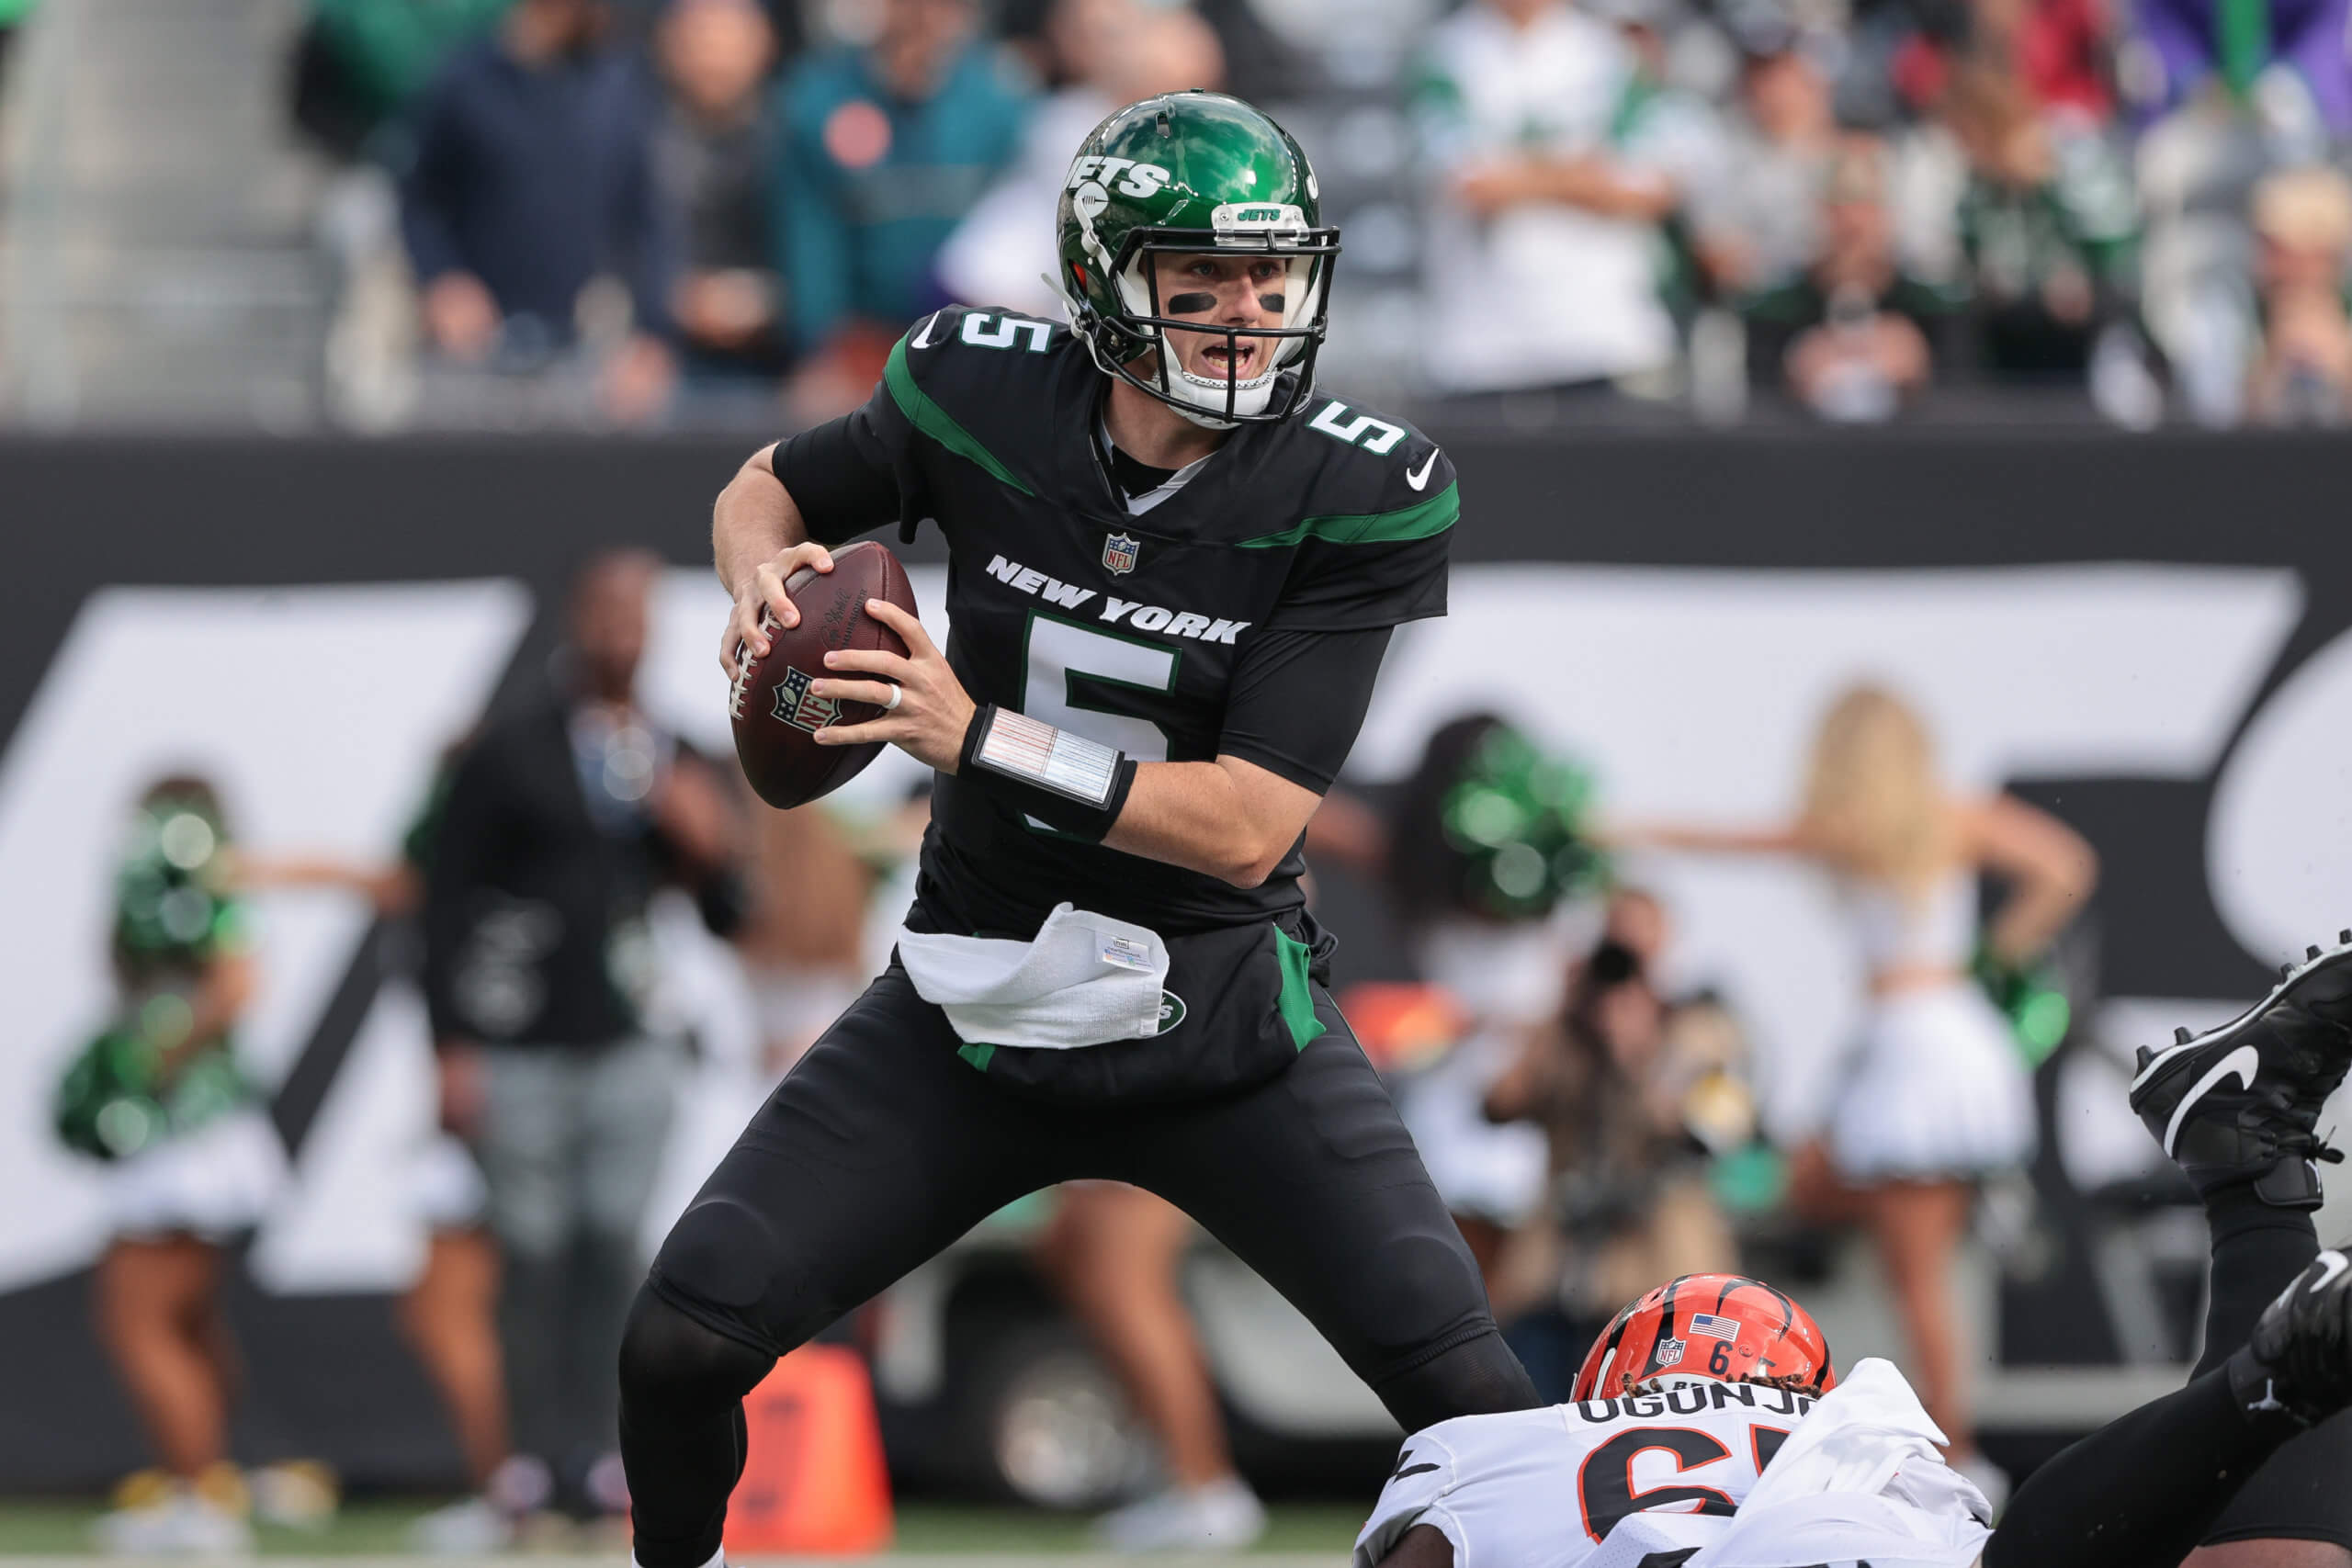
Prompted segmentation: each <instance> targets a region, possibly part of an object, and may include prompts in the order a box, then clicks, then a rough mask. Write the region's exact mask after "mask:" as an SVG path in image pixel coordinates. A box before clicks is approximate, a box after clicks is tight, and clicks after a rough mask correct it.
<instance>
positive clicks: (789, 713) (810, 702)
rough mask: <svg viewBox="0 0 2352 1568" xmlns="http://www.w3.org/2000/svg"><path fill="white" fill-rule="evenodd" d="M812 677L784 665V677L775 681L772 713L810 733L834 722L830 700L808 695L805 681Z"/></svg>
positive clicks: (831, 701)
mask: <svg viewBox="0 0 2352 1568" xmlns="http://www.w3.org/2000/svg"><path fill="white" fill-rule="evenodd" d="M815 679H816V677H815V676H814V675H811V674H809V672H808V671H805V670H795V669H792V668H790V667H789V666H787V667H786V670H785V671H784V679H783V680H781V681H778V682H776V683H775V716H776V717H778V718H780V719H782V720H784V722H785V723H786V724H788V725H790V726H792V728H795V729H805V730H807V731H808V732H809V734H811V735H814V734H816V733H817V731H819V730H820V729H822V728H825V726H827V725H829V724H831V723H832V722H833V699H832V698H831V697H812V696H810V695H809V682H811V681H814V680H815Z"/></svg>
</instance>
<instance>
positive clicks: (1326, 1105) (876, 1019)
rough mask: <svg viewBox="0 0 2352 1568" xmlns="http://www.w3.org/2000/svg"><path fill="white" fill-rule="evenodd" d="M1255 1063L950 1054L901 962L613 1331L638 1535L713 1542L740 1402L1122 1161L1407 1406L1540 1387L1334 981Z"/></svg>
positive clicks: (691, 1548) (662, 1541)
mask: <svg viewBox="0 0 2352 1568" xmlns="http://www.w3.org/2000/svg"><path fill="white" fill-rule="evenodd" d="M1316 1016H1317V1018H1318V1019H1319V1020H1320V1021H1322V1023H1323V1025H1324V1028H1325V1031H1326V1032H1325V1033H1323V1034H1322V1035H1320V1036H1318V1037H1317V1038H1316V1039H1315V1040H1313V1041H1311V1042H1310V1043H1308V1044H1307V1045H1306V1049H1305V1050H1303V1051H1302V1052H1300V1053H1299V1055H1298V1057H1297V1059H1296V1060H1295V1062H1293V1063H1292V1064H1291V1065H1290V1066H1289V1067H1288V1068H1287V1069H1286V1070H1285V1071H1283V1073H1281V1074H1280V1075H1278V1076H1276V1077H1273V1078H1272V1079H1269V1080H1267V1081H1266V1082H1264V1083H1261V1084H1258V1085H1256V1086H1254V1087H1251V1088H1249V1089H1239V1090H1236V1091H1233V1092H1230V1093H1227V1094H1223V1095H1219V1096H1216V1097H1212V1098H1207V1099H1203V1100H1188V1101H1183V1102H1181V1103H1176V1104H1163V1105H1154V1106H1148V1107H1136V1108H1125V1107H1119V1106H1103V1105H1071V1104H1062V1103H1056V1102H1053V1101H1048V1100H1040V1099H1035V1098H1030V1097H1026V1096H1023V1095H1020V1094H1016V1093H1014V1092H1012V1091H1010V1090H1008V1089H1004V1088H1003V1087H1002V1086H1001V1085H999V1084H996V1083H994V1082H991V1081H990V1080H989V1078H988V1077H986V1076H985V1075H984V1074H982V1073H980V1072H978V1071H976V1070H974V1069H973V1068H972V1067H971V1066H967V1064H966V1063H965V1062H964V1061H963V1060H962V1059H961V1058H959V1057H958V1056H957V1055H956V1046H957V1045H958V1044H959V1043H960V1042H959V1041H958V1040H957V1039H956V1034H955V1032H954V1031H953V1030H952V1029H951V1028H950V1027H949V1026H948V1023H947V1021H946V1018H945V1016H944V1014H943V1013H942V1012H941V1011H940V1010H938V1009H937V1008H935V1007H933V1006H932V1005H931V1004H930V1003H927V1002H925V1001H923V1000H922V998H920V997H918V996H916V995H915V993H914V987H913V986H912V985H911V984H910V982H909V981H908V979H907V976H906V974H905V972H904V971H903V970H902V969H900V968H899V967H898V966H897V965H896V964H893V965H892V966H891V968H890V969H889V970H888V972H887V973H886V974H884V975H883V976H882V977H881V978H880V979H878V980H876V982H875V983H874V985H873V986H872V987H870V988H868V989H867V991H866V992H865V995H864V996H863V997H861V998H859V999H858V1000H857V1002H856V1003H855V1004H854V1005H853V1006H852V1007H851V1008H850V1010H848V1011H847V1012H846V1013H844V1014H843V1015H842V1018H841V1020H840V1021H838V1022H836V1023H835V1024H834V1025H833V1027H832V1028H831V1029H830V1030H828V1031H827V1032H826V1033H825V1035H824V1037H823V1038H822V1039H820V1041H819V1042H818V1043H817V1044H816V1045H815V1046H814V1047H813V1048H811V1049H810V1051H809V1054H808V1055H806V1056H804V1057H803V1058H802V1059H801V1060H800V1062H799V1063H798V1065H797V1066H795V1067H794V1068H793V1070H792V1072H791V1074H790V1076H788V1077H786V1079H785V1080H784V1082H783V1083H782V1084H780V1085H779V1086H777V1089H776V1090H775V1093H774V1094H773V1095H771V1096H770V1097H769V1099H768V1101H767V1103H766V1104H765V1105H763V1107H762V1108H761V1109H760V1111H758V1113H757V1114H755V1115H754V1116H753V1117H752V1121H751V1123H750V1125H749V1126H747V1127H745V1128H744V1130H743V1134H742V1136H741V1137H740V1138H739V1139H738V1140H737V1141H736V1144H735V1147H734V1148H733V1150H731V1151H730V1152H729V1154H728V1156H727V1157H726V1158H725V1159H724V1160H722V1161H720V1163H719V1166H718V1169H717V1170H716V1171H714V1172H713V1173H712V1174H711V1177H710V1179H709V1180H708V1181H707V1182H706V1183H705V1184H704V1186H703V1190H702V1191H701V1192H700V1193H699V1194H698V1195H697V1196H696V1197H695V1201H694V1202H693V1203H692V1204H691V1205H690V1206H689V1207H688V1208H687V1210H686V1212H685V1213H684V1215H683V1216H681V1217H680V1219H679V1221H678V1223H677V1225H676V1226H675V1227H674V1228H673V1230H672V1231H671V1233H670V1236H669V1239H668V1240H667V1241H665V1242H664V1243H663V1244H662V1250H661V1253H660V1254H659V1256H658V1257H657V1258H655V1260H654V1264H653V1269H652V1272H651V1275H650V1279H649V1280H648V1282H647V1289H646V1292H644V1293H642V1294H640V1296H639V1302H638V1306H637V1310H636V1313H635V1314H634V1316H633V1317H632V1320H631V1324H630V1328H629V1331H628V1336H627V1337H626V1339H625V1342H624V1345H623V1348H622V1354H621V1402H622V1415H621V1449H622V1453H623V1456H624V1458H625V1459H626V1460H627V1461H628V1478H629V1490H630V1496H631V1501H632V1506H633V1509H634V1511H635V1514H636V1520H637V1529H638V1542H639V1548H638V1560H639V1562H640V1563H642V1564H644V1565H645V1568H698V1565H699V1564H701V1563H702V1562H706V1561H707V1559H708V1558H709V1556H710V1555H711V1553H712V1552H713V1551H716V1550H717V1547H718V1529H719V1524H720V1522H721V1520H722V1519H723V1517H724V1508H725V1504H726V1498H727V1495H728V1492H729V1490H730V1489H731V1488H732V1485H733V1483H734V1480H735V1475H736V1466H737V1465H739V1464H740V1462H741V1438H740V1425H739V1423H740V1420H741V1413H740V1409H739V1408H738V1402H739V1401H740V1399H741V1395H742V1394H743V1393H746V1392H748V1391H749V1390H750V1389H751V1388H752V1387H753V1386H754V1385H755V1384H756V1383H757V1382H758V1380H759V1379H760V1377H761V1376H763V1375H764V1373H765V1371H766V1370H767V1367H768V1365H769V1363H770V1361H771V1360H772V1359H774V1358H775V1357H776V1356H778V1355H780V1354H782V1353H783V1352H785V1351H786V1350H789V1349H791V1348H793V1347H795V1346H797V1345H799V1344H802V1343H803V1342H805V1341H806V1340H808V1339H809V1337H812V1336H813V1335H815V1334H816V1333H817V1332H818V1331H819V1330H820V1329H822V1328H823V1327H825V1326H826V1325H828V1324H830V1323H831V1322H832V1321H833V1320H835V1319H836V1318H838V1317H840V1316H841V1315H842V1314H844V1313H846V1312H848V1311H849V1310H851V1309H852V1308H854V1307H855V1306H857V1305H858V1304H860V1303H863V1302H865V1301H866V1300H867V1299H869V1298H870V1297H872V1296H873V1295H875V1294H876V1292H879V1291H881V1290H882V1289H883V1288H884V1287H886V1286H888V1284H890V1283H891V1282H892V1281H893V1280H897V1279H899V1277H900V1276H901V1275H903V1274H905V1273H906V1272H908V1271H909V1270H910V1269H913V1268H914V1267H915V1266H916V1265H917V1264H919V1263H922V1261H923V1260H924V1259H926V1258H930V1257H932V1256H933V1254H935V1253H937V1252H938V1251H940V1250H941V1249H942V1248H943V1247H946V1246H947V1245H948V1244H949V1243H950V1242H953V1241H954V1240H956V1238H957V1237H958V1236H960V1235H963V1234H964V1233H965V1232H966V1231H967V1230H969V1229H971V1227H972V1226H973V1225H975V1224H978V1223H979V1222H980V1221H981V1220H983V1219H985V1218H987V1217H988V1216H989V1214H990V1213H994V1212H995V1211H996V1210H997V1209H999V1208H1001V1207H1002V1206H1003V1205H1004V1204H1006V1203H1009V1202H1011V1201H1012V1200H1014V1199H1016V1198H1018V1197H1021V1196H1022V1195H1023V1194H1024V1193H1027V1192H1032V1191H1035V1190H1037V1189H1039V1188H1042V1187H1047V1186H1051V1185H1053V1184H1054V1183H1056V1182H1059V1181H1068V1180H1072V1179H1086V1178H1092V1179H1107V1180H1114V1181H1125V1182H1130V1183H1132V1184H1134V1185H1135V1186H1137V1187H1141V1188H1145V1189H1147V1190H1150V1191H1152V1192H1156V1193H1158V1194H1159V1195H1160V1196H1161V1197H1163V1198H1165V1199H1167V1200H1168V1201H1170V1202H1172V1203H1174V1204H1175V1205H1176V1206H1177V1207H1179V1208H1181V1209H1182V1210H1184V1211H1185V1212H1186V1213H1189V1214H1191V1215H1192V1216H1193V1218H1194V1219H1195V1220H1198V1221H1199V1222H1200V1223H1201V1224H1202V1225H1203V1226H1204V1227H1205V1228H1206V1229H1207V1230H1208V1232H1209V1233H1210V1234H1211V1235H1214V1236H1216V1238H1217V1240H1219V1241H1220V1242H1222V1243H1224V1244H1225V1245H1226V1246H1227V1247H1229V1248H1231V1249H1232V1251H1233V1252H1234V1253H1235V1255H1236V1256H1238V1258H1241V1260H1242V1261H1243V1262H1245V1263H1247V1264H1248V1265H1250V1267H1251V1268H1252V1269H1256V1270H1257V1271H1258V1272H1259V1274H1261V1276H1263V1277H1264V1278H1265V1280H1267V1281H1268V1282H1269V1283H1271V1284H1272V1285H1273V1287H1274V1288H1275V1289H1276V1290H1278V1291H1280V1292H1282V1293H1283V1295H1284V1296H1285V1297H1287V1298H1288V1299H1289V1300H1290V1302H1291V1303H1293V1304H1294V1305H1295V1306H1296V1307H1297V1308H1298V1309H1299V1310H1300V1311H1301V1312H1302V1313H1304V1314H1306V1317H1307V1318H1308V1320H1309V1321H1311V1322H1312V1323H1313V1324H1314V1325H1315V1326H1316V1327H1317V1329H1318V1330H1320V1331H1321V1332H1322V1334H1323V1336H1324V1337H1326V1338H1327V1339H1329V1341H1330V1342H1331V1344H1332V1345H1333V1347H1334V1348H1337V1349H1338V1350H1339V1352H1340V1355H1341V1356H1342V1357H1343V1358H1344V1359H1346V1361H1347V1363H1348V1365H1349V1366H1350V1367H1351V1368H1352V1369H1353V1370H1354V1371H1355V1372H1356V1374H1357V1375H1358V1376H1360V1377H1362V1378H1363V1380H1364V1382H1367V1383H1368V1384H1370V1385H1371V1386H1372V1388H1373V1389H1374V1392H1375V1393H1378V1394H1379V1395H1380V1396H1381V1398H1382V1400H1383V1401H1384V1402H1385V1404H1387V1406H1388V1408H1389V1411H1390V1413H1391V1414H1392V1415H1394V1416H1396V1417H1397V1422H1398V1424H1399V1425H1400V1426H1402V1427H1404V1428H1405V1429H1406V1430H1407V1431H1417V1430H1419V1428H1421V1427H1425V1426H1428V1425H1430V1423H1432V1422H1435V1421H1440V1420H1443V1419H1446V1418H1447V1417H1450V1416H1465V1415H1474V1414H1479V1413H1483V1412H1487V1411H1496V1410H1519V1409H1527V1408H1531V1407H1532V1406H1534V1405H1536V1404H1540V1403H1542V1402H1541V1400H1540V1399H1539V1398H1538V1397H1537V1395H1536V1393H1535V1390H1534V1388H1533V1386H1532V1384H1531V1383H1530V1382H1528V1380H1527V1374H1526V1373H1525V1371H1522V1370H1521V1367H1520V1365H1519V1362H1518V1360H1517V1359H1516V1358H1514V1357H1512V1356H1511V1354H1510V1351H1509V1350H1508V1349H1506V1348H1504V1347H1503V1344H1502V1339H1501V1337H1500V1336H1499V1335H1498V1333H1497V1332H1496V1330H1495V1324H1494V1318H1493V1315H1492V1314H1491V1313H1490V1312H1489V1310H1488V1308H1487V1298H1486V1292H1485V1290H1484V1288H1483V1286H1482V1285H1481V1283H1480V1280H1479V1277H1478V1269H1477V1266H1476V1263H1475V1262H1473V1261H1472V1259H1471V1257H1470V1252H1469V1249H1468V1247H1465V1246H1464V1244H1463V1241H1462V1237H1461V1234H1460V1232H1459V1231H1457V1230H1456V1229H1455V1228H1454V1224H1453V1219H1452V1218H1451V1217H1450V1216H1449V1215H1448V1214H1447V1213H1446V1209H1445V1205H1444V1204H1443V1203H1442V1201H1440V1200H1439V1198H1438V1195H1437V1191H1436V1189H1435V1188H1433V1187H1432V1186H1431V1185H1430V1179H1429V1176H1428V1173H1427V1172H1425V1171H1424V1170H1423V1169H1422V1168H1421V1161H1420V1156H1419V1154H1418V1153H1417V1152H1416V1151H1415V1149H1414V1147H1413V1144H1412V1140H1411V1138H1410V1137H1408V1135H1407V1134H1406V1132H1405V1128H1404V1124H1403V1123H1402V1122H1400V1121H1399V1120H1398V1119H1397V1112H1396V1109H1395V1107H1394V1106H1393V1105H1391V1103H1390V1102H1389V1099H1388V1095H1387V1091H1386V1090H1385V1089H1383V1088H1382V1086H1381V1083H1380V1079H1379V1077H1378V1075H1376V1074H1375V1073H1374V1071H1373V1068H1372V1066H1371V1064H1369V1063H1368V1062H1366V1061H1365V1060H1364V1057H1363V1052H1362V1051H1360V1050H1359V1049H1358V1048H1357V1046H1356V1043H1355V1039H1354V1036H1353V1035H1352V1034H1351V1033H1350V1032H1349V1030H1348V1026H1347V1023H1346V1021H1345V1020H1344V1019H1342V1018H1341V1017H1340V1011H1339V1009H1338V1008H1337V1007H1336V1006H1334V1005H1333V1004H1332V1001H1331V998H1330V997H1329V994H1328V993H1327V992H1325V991H1323V990H1322V989H1321V988H1320V987H1317V990H1316Z"/></svg>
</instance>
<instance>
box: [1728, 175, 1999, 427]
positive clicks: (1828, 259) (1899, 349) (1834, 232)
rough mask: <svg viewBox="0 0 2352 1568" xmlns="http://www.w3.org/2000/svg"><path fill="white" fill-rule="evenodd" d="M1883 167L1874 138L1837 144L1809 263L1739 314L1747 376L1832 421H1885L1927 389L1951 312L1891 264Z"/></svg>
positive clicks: (1941, 295)
mask: <svg viewBox="0 0 2352 1568" xmlns="http://www.w3.org/2000/svg"><path fill="white" fill-rule="evenodd" d="M1884 163H1885V149H1884V147H1883V145H1882V144H1881V143H1880V142H1879V141H1877V140H1876V139H1875V138H1872V137H1868V136H1849V137H1848V138H1847V139H1846V140H1845V141H1844V142H1843V143H1842V144H1841V146H1840V147H1839V149H1838V153H1837V155H1836V156H1835V157H1834V158H1833V159H1832V160H1831V162H1830V165H1829V170H1828V175H1827V183H1826V190H1825V191H1824V193H1823V196H1822V204H1821V229H1820V232H1821V246H1820V249H1819V250H1818V251H1817V252H1816V253H1815V256H1814V259H1813V264H1812V265H1810V266H1808V267H1807V268H1806V269H1805V271H1804V273H1803V274H1801V275H1800V276H1798V277H1796V278H1795V279H1793V280H1792V281H1791V282H1789V283H1787V284H1785V285H1783V286H1781V288H1774V289H1771V290H1769V291H1767V292H1766V293H1763V294H1760V295H1758V296H1756V297H1754V298H1753V299H1750V300H1749V301H1748V302H1747V307H1746V308H1745V310H1743V311H1742V312H1741V313H1742V314H1743V315H1744V316H1746V317H1747V330H1748V337H1747V347H1748V367H1749V374H1750V376H1751V378H1754V379H1756V380H1758V381H1759V382H1763V383H1766V384H1771V383H1774V382H1779V383H1781V384H1782V385H1784V386H1785V387H1786V388H1787V389H1788V390H1789V391H1790V392H1791V393H1792V395H1793V396H1794V397H1795V398H1796V399H1797V400H1798V401H1800V402H1802V403H1803V404H1804V406H1805V407H1806V408H1808V409H1810V410H1811V411H1812V412H1815V413H1816V414H1818V415H1820V416H1821V417H1822V418H1824V419H1828V420H1836V421H1838V422H1841V423H1871V422H1875V421H1879V420H1885V419H1891V418H1893V417H1894V415H1895V414H1896V413H1898V412H1901V410H1902V408H1903V406H1904V404H1905V403H1906V402H1907V401H1909V400H1912V399H1914V398H1916V397H1917V394H1918V393H1919V392H1920V391H1921V390H1922V389H1925V388H1926V386H1927V385H1928V381H1929V380H1930V379H1931V378H1932V377H1933V376H1934V374H1935V370H1936V367H1937V362H1938V360H1939V358H1940V357H1941V355H1940V354H1939V350H1938V343H1939V340H1940V339H1941V338H1942V337H1943V336H1944V335H1945V333H1946V331H1947V326H1948V323H1949V321H1951V315H1952V312H1953V310H1955V308H1956V307H1957V305H1958V304H1959V300H1958V299H1956V298H1955V297H1954V296H1953V295H1951V293H1950V292H1948V291H1946V290H1944V289H1940V288H1936V287H1934V286H1933V285H1930V284H1928V283H1925V282H1922V281H1921V280H1919V279H1917V278H1916V277H1913V276H1909V275H1908V274H1906V273H1905V271H1904V270H1903V268H1902V266H1901V265H1900V264H1899V263H1898V262H1897V260H1896V258H1895V254H1894V241H1893V234H1892V227H1893V226H1892V223H1891V221H1890V219H1889V215H1888V211H1887V203H1886V175H1885V170H1884V167H1883V165H1884Z"/></svg>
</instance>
